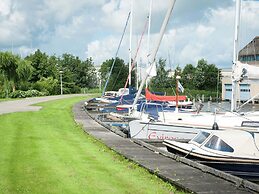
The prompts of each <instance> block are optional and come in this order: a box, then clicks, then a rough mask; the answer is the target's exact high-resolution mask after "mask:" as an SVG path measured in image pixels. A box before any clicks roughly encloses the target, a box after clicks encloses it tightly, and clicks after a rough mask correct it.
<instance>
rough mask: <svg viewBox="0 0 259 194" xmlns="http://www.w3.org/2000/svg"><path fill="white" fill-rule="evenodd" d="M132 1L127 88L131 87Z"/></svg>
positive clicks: (131, 4)
mask: <svg viewBox="0 0 259 194" xmlns="http://www.w3.org/2000/svg"><path fill="white" fill-rule="evenodd" d="M133 1H134V0H131V1H130V13H131V16H130V33H129V75H130V76H129V86H131V50H132V44H131V43H132V18H133V17H132V16H133Z"/></svg>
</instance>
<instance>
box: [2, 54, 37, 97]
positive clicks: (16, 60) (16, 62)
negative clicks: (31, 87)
mask: <svg viewBox="0 0 259 194" xmlns="http://www.w3.org/2000/svg"><path fill="white" fill-rule="evenodd" d="M0 59H1V60H0V69H1V72H2V74H3V77H4V80H5V81H7V82H8V83H9V84H10V85H11V87H12V91H13V92H14V91H15V90H16V86H17V85H18V83H19V82H21V81H25V80H28V79H29V78H30V76H31V74H32V71H33V67H32V66H31V64H30V62H28V61H26V60H23V59H21V58H20V57H19V56H17V55H13V54H12V53H9V52H1V53H0ZM7 85H8V84H7Z"/></svg>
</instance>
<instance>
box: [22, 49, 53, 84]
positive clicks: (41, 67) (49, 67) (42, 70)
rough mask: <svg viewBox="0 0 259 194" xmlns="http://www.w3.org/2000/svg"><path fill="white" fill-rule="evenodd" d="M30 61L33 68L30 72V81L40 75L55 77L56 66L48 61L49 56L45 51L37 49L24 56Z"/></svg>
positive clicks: (35, 80) (36, 79)
mask: <svg viewBox="0 0 259 194" xmlns="http://www.w3.org/2000/svg"><path fill="white" fill-rule="evenodd" d="M25 59H26V60H28V61H31V65H32V66H33V68H34V71H33V73H32V76H31V79H30V81H31V82H37V81H38V80H40V79H41V78H42V77H45V78H47V77H55V74H56V68H55V66H54V64H52V63H49V56H48V55H47V54H46V53H42V52H41V51H40V50H39V49H38V50H37V51H35V53H34V54H31V55H29V56H27V57H26V58H25Z"/></svg>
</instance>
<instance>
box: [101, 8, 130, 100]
mask: <svg viewBox="0 0 259 194" xmlns="http://www.w3.org/2000/svg"><path fill="white" fill-rule="evenodd" d="M130 14H131V12H129V14H128V17H127V21H126V24H125V26H124V29H123V33H122V36H121V39H120V42H119V45H118V48H117V51H116V54H115V58H114V60H113V63H112V66H111V69H110V72H109V75H108V79H107V81H106V83H105V86H104V88H103V92H102V96H104V92H105V90H106V88H107V85H108V82H109V80H110V77H111V74H112V70H113V67H114V64H115V61H116V58H117V56H118V52H119V49H120V46H121V43H122V40H123V37H124V34H125V32H126V28H127V26H128V22H129V18H130Z"/></svg>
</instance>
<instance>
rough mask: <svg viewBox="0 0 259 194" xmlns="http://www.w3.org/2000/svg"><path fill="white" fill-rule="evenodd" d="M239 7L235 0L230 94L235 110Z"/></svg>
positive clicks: (239, 4) (232, 107) (238, 1)
mask: <svg viewBox="0 0 259 194" xmlns="http://www.w3.org/2000/svg"><path fill="white" fill-rule="evenodd" d="M240 9H241V0H236V15H235V34H234V48H233V65H232V95H231V111H232V112H235V111H236V110H237V84H238V81H237V80H235V78H234V74H235V70H236V64H237V61H238V37H239V24H240Z"/></svg>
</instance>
